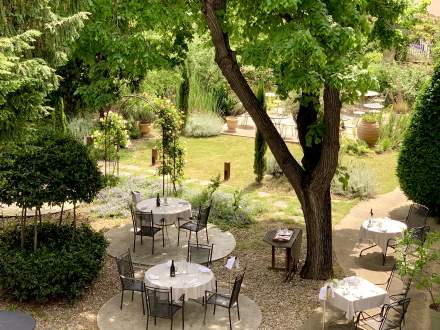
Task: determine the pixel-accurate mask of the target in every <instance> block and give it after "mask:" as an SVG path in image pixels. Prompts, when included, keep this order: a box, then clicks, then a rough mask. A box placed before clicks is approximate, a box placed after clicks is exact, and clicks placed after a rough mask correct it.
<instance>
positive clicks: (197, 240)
mask: <svg viewBox="0 0 440 330" xmlns="http://www.w3.org/2000/svg"><path fill="white" fill-rule="evenodd" d="M196 242H197V246H199V233H198V232H197V231H196Z"/></svg>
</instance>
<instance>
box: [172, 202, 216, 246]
mask: <svg viewBox="0 0 440 330" xmlns="http://www.w3.org/2000/svg"><path fill="white" fill-rule="evenodd" d="M210 212H211V204H209V206H208V207H206V208H204V207H201V206H200V208H199V212H198V213H197V215H196V216H195V217H191V218H190V219H189V221H188V220H185V219H182V218H177V230H178V231H177V246H179V244H180V229H185V230H189V240H191V233H192V232H195V233H196V241H197V244H199V236H198V233H199V231H202V230H205V231H206V241H207V242H208V244H209V237H208V219H209V213H210ZM182 221H186V222H185V223H182V224H181V222H182Z"/></svg>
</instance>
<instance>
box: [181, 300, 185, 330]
mask: <svg viewBox="0 0 440 330" xmlns="http://www.w3.org/2000/svg"><path fill="white" fill-rule="evenodd" d="M184 329H185V303H183V305H182V330H184Z"/></svg>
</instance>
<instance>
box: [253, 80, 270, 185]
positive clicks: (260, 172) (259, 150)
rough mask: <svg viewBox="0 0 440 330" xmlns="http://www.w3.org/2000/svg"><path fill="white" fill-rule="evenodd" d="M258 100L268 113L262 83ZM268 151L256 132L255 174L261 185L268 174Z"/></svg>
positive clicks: (258, 92)
mask: <svg viewBox="0 0 440 330" xmlns="http://www.w3.org/2000/svg"><path fill="white" fill-rule="evenodd" d="M256 96H257V100H258V103H259V104H260V106H261V108H262V109H263V111H265V112H266V111H267V104H266V97H265V95H264V84H263V83H262V82H261V83H260V85H259V86H258V91H257V95H256ZM266 150H267V144H266V142H264V137H263V135H262V134H261V133H260V131H259V130H258V129H257V131H256V132H255V151H254V173H255V176H256V177H255V181H257V183H258V184H260V183H261V181H262V180H263V177H264V173H265V172H266Z"/></svg>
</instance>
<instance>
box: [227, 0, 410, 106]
mask: <svg viewBox="0 0 440 330" xmlns="http://www.w3.org/2000/svg"><path fill="white" fill-rule="evenodd" d="M406 5H407V1H406V0H392V1H383V0H368V1H360V0H357V1H352V0H343V1H340V0H338V1H304V0H287V1H271V0H265V1H252V0H244V1H242V0H231V1H228V6H227V10H226V11H225V12H224V13H223V15H222V20H223V24H224V25H225V29H226V31H228V32H229V35H230V37H231V43H232V47H233V48H234V49H237V53H238V54H239V55H241V56H242V61H243V62H244V63H250V64H253V65H255V66H261V67H269V68H272V69H273V71H274V74H275V80H276V84H277V85H278V88H279V90H278V91H279V93H280V94H281V95H284V96H287V94H288V92H289V91H291V90H296V91H302V92H303V93H307V94H308V93H312V94H313V93H316V92H317V91H319V90H320V89H321V88H322V86H323V84H324V83H328V84H329V85H331V86H333V87H335V88H336V89H338V90H340V91H341V92H342V97H343V100H351V99H353V98H356V97H358V95H357V91H358V90H361V91H362V90H365V89H366V88H368V87H369V86H370V85H371V79H370V78H369V75H368V72H367V70H366V65H367V63H366V60H365V58H364V55H365V52H366V50H367V49H368V48H367V47H371V43H372V42H373V41H375V42H376V44H377V45H379V46H380V47H384V48H385V47H388V46H389V45H390V44H393V43H397V42H398V41H399V40H400V39H401V33H400V31H399V30H398V29H396V27H395V25H394V24H392V22H396V21H397V19H398V18H399V15H400V14H401V13H402V11H403V10H404V9H405V8H406Z"/></svg>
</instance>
